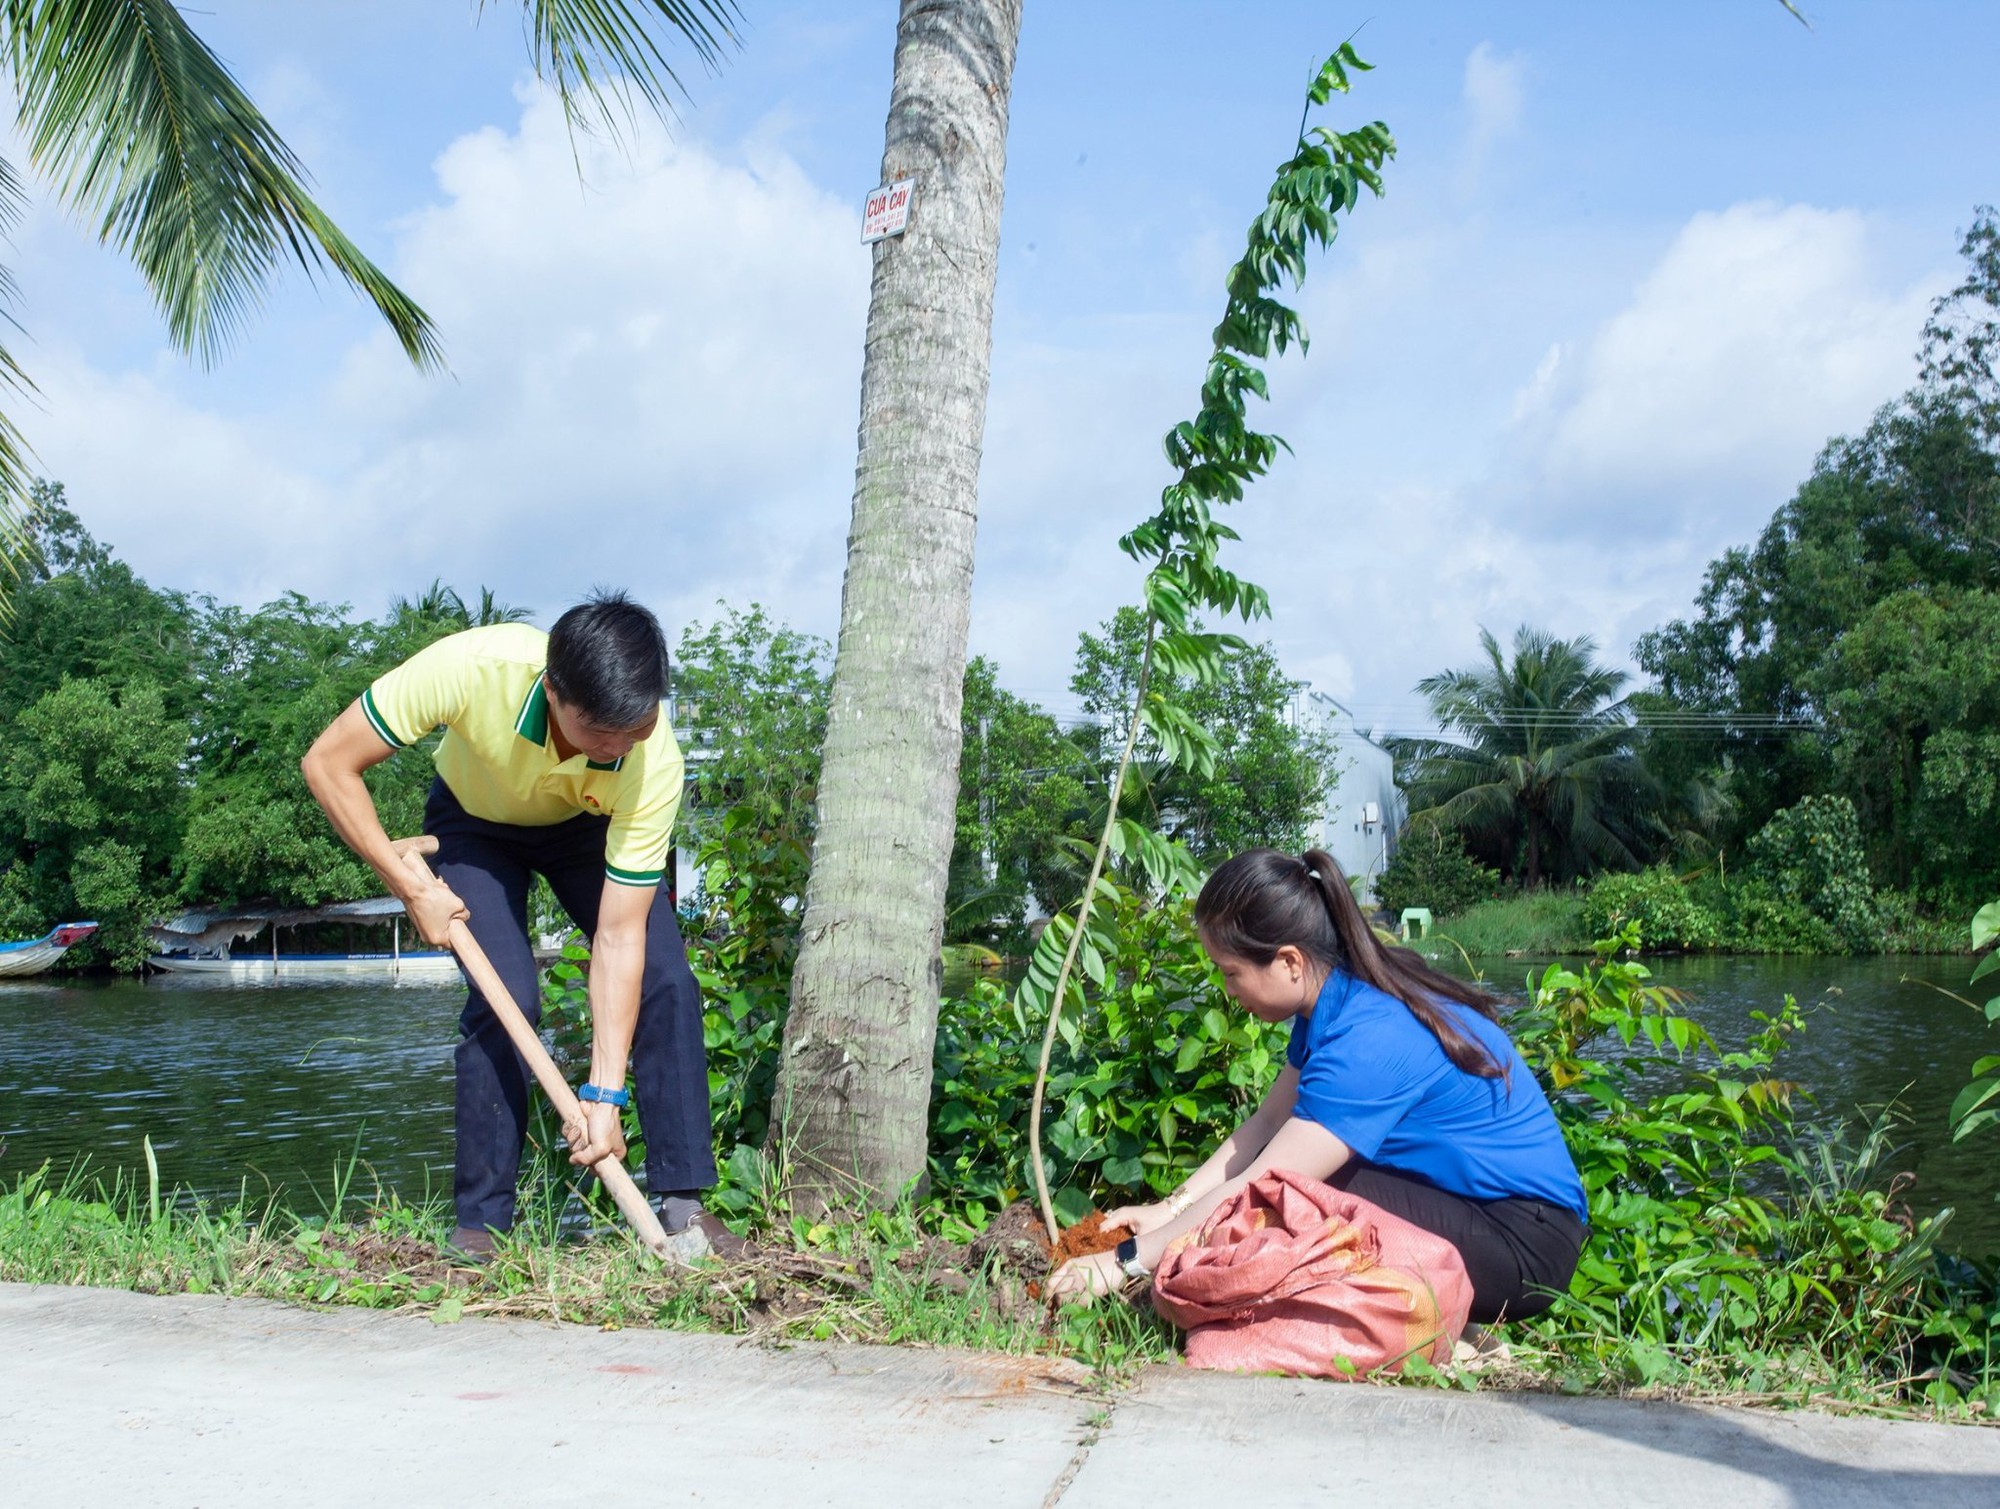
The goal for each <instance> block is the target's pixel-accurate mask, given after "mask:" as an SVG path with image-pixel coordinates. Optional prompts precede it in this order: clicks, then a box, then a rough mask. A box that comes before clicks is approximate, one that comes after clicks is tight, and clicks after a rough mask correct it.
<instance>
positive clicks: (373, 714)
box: [361, 686, 403, 749]
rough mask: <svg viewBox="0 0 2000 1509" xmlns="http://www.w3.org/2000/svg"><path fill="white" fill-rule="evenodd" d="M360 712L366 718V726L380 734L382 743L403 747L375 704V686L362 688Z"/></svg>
mask: <svg viewBox="0 0 2000 1509" xmlns="http://www.w3.org/2000/svg"><path fill="white" fill-rule="evenodd" d="M361 713H362V716H363V717H365V718H367V720H368V726H369V727H370V728H372V729H374V730H375V732H376V733H377V734H379V735H380V736H381V739H382V742H383V743H384V744H387V745H388V746H389V747H390V748H391V749H401V748H402V747H403V741H402V740H401V739H399V738H397V737H396V736H395V735H394V734H393V733H391V732H390V731H389V724H388V722H387V721H386V720H385V719H384V718H383V716H382V713H381V710H380V709H378V708H377V707H376V706H375V688H373V687H372V686H371V687H368V688H366V689H364V690H363V691H362V693H361Z"/></svg>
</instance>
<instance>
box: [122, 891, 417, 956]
mask: <svg viewBox="0 0 2000 1509" xmlns="http://www.w3.org/2000/svg"><path fill="white" fill-rule="evenodd" d="M402 915H403V903H402V902H400V901H398V900H397V899H396V898H395V897H394V896H372V897H370V898H369V899H368V900H366V901H335V902H332V903H330V904H328V905H326V906H309V907H292V906H276V905H272V906H213V907H196V908H195V909H193V910H192V911H186V912H182V913H181V914H180V915H179V916H178V917H168V918H166V919H165V920H163V921H160V922H155V923H153V924H152V925H151V926H149V927H148V928H147V929H146V936H147V938H148V939H149V940H151V942H152V944H153V946H154V947H155V948H157V949H160V950H162V951H163V952H164V951H167V950H171V949H186V950H188V951H189V952H191V953H224V952H227V950H228V948H229V945H230V944H231V943H233V942H235V941H236V940H237V939H238V938H254V937H256V936H257V934H259V933H261V932H262V931H263V930H264V929H265V928H267V927H305V926H309V925H310V924H312V923H315V922H392V921H394V920H395V919H396V918H398V917H401V916H402Z"/></svg>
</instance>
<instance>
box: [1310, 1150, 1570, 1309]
mask: <svg viewBox="0 0 2000 1509" xmlns="http://www.w3.org/2000/svg"><path fill="white" fill-rule="evenodd" d="M1327 1182H1328V1183H1329V1184H1332V1185H1333V1186H1334V1187H1335V1188H1337V1189H1344V1190H1346V1191H1347V1192H1348V1193H1349V1194H1354V1195H1359V1196H1360V1197H1361V1198H1362V1199H1364V1200H1366V1201H1368V1202H1369V1203H1370V1204H1373V1205H1379V1206H1381V1207H1382V1209H1384V1210H1386V1211H1388V1212H1389V1213H1390V1214H1391V1215H1397V1216H1401V1217H1402V1218H1403V1219H1404V1220H1405V1221H1408V1222H1409V1223H1410V1224H1411V1225H1412V1226H1421V1227H1422V1228H1423V1229H1424V1230H1425V1231H1428V1232H1431V1233H1433V1234H1435V1235H1437V1236H1441V1237H1443V1238H1444V1239H1445V1240H1446V1241H1447V1242H1450V1243H1451V1244H1452V1245H1453V1246H1454V1247H1456V1248H1457V1249H1458V1254H1459V1256H1460V1257H1462V1258H1464V1259H1465V1272H1466V1276H1467V1277H1468V1278H1470V1279H1471V1280H1472V1314H1471V1318H1472V1319H1473V1320H1475V1321H1478V1322H1479V1323H1480V1324H1481V1325H1491V1324H1493V1323H1494V1322H1495V1321H1500V1320H1526V1319H1527V1318H1528V1317H1529V1316H1531V1315H1540V1314H1541V1313H1542V1311H1544V1310H1546V1309H1548V1307H1549V1306H1550V1305H1552V1304H1554V1303H1555V1302H1556V1297H1557V1296H1558V1295H1560V1294H1561V1293H1562V1292H1563V1291H1564V1290H1566V1289H1567V1288H1569V1281H1570V1278H1571V1276H1572V1275H1574V1274H1575V1272H1576V1259H1577V1255H1578V1254H1579V1253H1581V1252H1582V1251H1583V1239H1584V1237H1585V1235H1586V1234H1587V1233H1586V1231H1585V1228H1584V1224H1583V1222H1581V1221H1579V1220H1578V1219H1577V1216H1576V1212H1575V1211H1573V1210H1570V1209H1568V1208H1567V1207H1566V1206H1561V1205H1548V1204H1545V1203H1543V1202H1542V1201H1540V1200H1525V1199H1523V1200H1469V1199H1467V1198H1466V1197H1465V1196H1463V1195H1454V1194H1451V1193H1449V1192H1447V1191H1445V1190H1442V1189H1439V1188H1437V1187H1436V1186H1435V1185H1432V1184H1426V1183H1424V1182H1423V1180H1421V1179H1413V1178H1411V1177H1410V1176H1409V1175H1408V1174H1399V1173H1397V1172H1396V1171H1395V1170H1393V1169H1387V1168H1382V1167H1381V1166H1379V1165H1377V1164H1373V1163H1369V1162H1368V1161H1367V1160H1365V1159H1362V1158H1352V1159H1350V1160H1348V1162H1347V1164H1346V1165H1345V1166H1344V1167H1342V1168H1341V1169H1340V1170H1339V1171H1338V1172H1337V1173H1335V1174H1334V1176H1333V1177H1332V1178H1331V1179H1329V1180H1328V1181H1327Z"/></svg>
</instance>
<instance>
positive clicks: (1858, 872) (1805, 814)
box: [1746, 796, 1882, 953]
mask: <svg viewBox="0 0 2000 1509" xmlns="http://www.w3.org/2000/svg"><path fill="white" fill-rule="evenodd" d="M1749 847H1750V859H1751V865H1752V876H1753V878H1754V879H1756V880H1759V881H1762V882H1763V884H1764V885H1765V887H1767V888H1768V894H1769V898H1770V901H1769V903H1768V905H1767V904H1766V903H1765V902H1764V900H1763V898H1762V897H1753V898H1751V899H1752V900H1753V901H1754V903H1755V904H1756V905H1757V906H1759V907H1760V908H1763V910H1761V911H1760V914H1759V920H1758V922H1757V923H1756V924H1754V925H1753V926H1752V927H1750V928H1747V929H1746V931H1748V932H1750V933H1751V934H1752V935H1753V936H1758V935H1761V931H1762V928H1764V927H1770V928H1772V929H1773V930H1776V929H1778V928H1781V927H1782V928H1785V929H1791V928H1795V927H1797V925H1798V916H1797V911H1795V910H1794V909H1798V910H1802V911H1803V912H1804V913H1805V914H1806V915H1808V916H1810V917H1812V918H1814V919H1816V920H1817V921H1818V922H1820V923H1822V924H1824V927H1825V934H1824V936H1825V937H1826V938H1827V939H1828V940H1830V941H1831V943H1832V945H1833V949H1834V950H1835V951H1841V952H1847V953H1873V952H1875V951H1876V950H1879V949H1880V948H1881V946H1882V921H1881V918H1880V916H1879V915H1878V914H1877V912H1876V909H1875V893H1874V890H1873V887H1872V886H1871V885H1870V882H1869V877H1868V857H1867V850H1866V848H1865V846H1864V845H1863V843H1862V840H1861V823H1860V820H1859V819H1858V818H1857V817H1856V816H1855V812H1854V804H1853V803H1852V802H1850V801H1848V800H1847V798H1846V797H1842V796H1808V797H1803V798H1801V799H1800V800H1799V801H1798V802H1796V803H1795V804H1794V805H1792V806H1790V807H1786V808H1784V809H1782V810H1781V811H1780V812H1779V813H1778V814H1777V815H1776V816H1775V817H1773V818H1772V819H1771V821H1770V822H1768V823H1766V824H1765V825H1764V827H1763V828H1762V829H1760V830H1759V831H1758V832H1757V834H1756V835H1755V836H1754V837H1753V838H1752V839H1751V840H1750V846H1749Z"/></svg>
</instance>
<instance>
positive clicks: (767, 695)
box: [674, 603, 830, 1010]
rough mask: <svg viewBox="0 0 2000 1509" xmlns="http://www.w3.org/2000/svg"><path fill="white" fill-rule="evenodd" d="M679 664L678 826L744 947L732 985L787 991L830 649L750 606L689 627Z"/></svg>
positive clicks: (813, 810)
mask: <svg viewBox="0 0 2000 1509" xmlns="http://www.w3.org/2000/svg"><path fill="white" fill-rule="evenodd" d="M676 658H677V663H676V665H675V667H674V706H675V714H676V721H677V725H678V726H679V727H681V728H682V729H683V730H684V731H685V740H686V742H685V744H684V746H683V748H684V752H685V754H686V756H687V761H688V783H689V792H688V796H689V799H688V802H687V804H686V806H685V807H684V808H683V812H684V814H685V815H684V817H683V820H682V831H683V832H684V833H685V834H686V835H687V841H688V842H689V843H691V844H692V845H693V847H694V848H695V849H696V850H697V851H698V853H699V854H700V855H701V856H702V858H703V862H704V866H705V874H704V876H703V879H704V882H705V883H711V884H712V885H713V886H714V887H718V888H720V889H721V891H722V892H723V896H722V898H721V899H722V901H723V915H722V916H721V917H720V918H719V919H718V920H719V921H720V922H721V923H722V925H724V926H726V927H727V928H729V929H730V930H731V931H732V932H733V933H734V934H735V935H736V937H737V939H738V941H739V944H740V952H739V953H738V955H737V958H736V966H737V968H736V973H737V975H738V978H739V982H740V981H742V980H750V979H754V980H757V981H761V982H767V983H774V988H776V989H778V990H782V988H783V986H784V984H785V983H786V982H787V981H788V979H789V976H790V972H791V968H792V962H793V960H794V958H795V957H796V956H797V952H798V931H799V908H800V906H801V904H802V903H803V901H804V899H805V891H806V873H807V867H808V864H809V862H810V859H811V855H812V842H813V834H814V831H815V826H816V821H817V816H816V814H817V806H816V804H817V802H818V798H819V770H820V756H821V749H822V747H823V746H824V744H825V742H826V707H827V696H828V681H829V675H828V668H827V662H828V660H829V658H830V651H829V647H828V645H827V643H826V641H825V640H823V639H820V638H818V637H817V636H815V635H811V634H801V633H799V632H798V631H797V630H794V629H790V628H787V627H786V626H784V625H783V624H779V623H775V622H773V621H772V619H771V618H770V617H769V616H768V615H767V614H766V613H765V612H764V610H763V609H762V608H761V607H759V606H757V605H756V604H755V603H753V604H751V606H750V608H749V609H748V611H739V610H737V609H734V608H727V609H725V610H724V612H723V615H722V616H721V617H720V618H718V619H716V620H715V621H714V622H713V623H711V624H707V625H697V624H690V625H689V626H688V627H687V628H686V629H685V630H684V631H683V632H682V634H681V641H680V650H679V654H678V656H677V657H676ZM710 899H711V900H714V899H716V898H715V897H714V896H713V895H711V897H710ZM782 1007H783V1002H782V1000H781V1001H780V1002H778V1003H777V1005H776V1007H774V1008H773V1009H774V1010H782Z"/></svg>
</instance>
